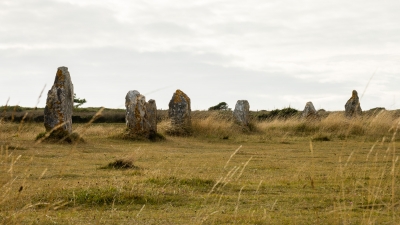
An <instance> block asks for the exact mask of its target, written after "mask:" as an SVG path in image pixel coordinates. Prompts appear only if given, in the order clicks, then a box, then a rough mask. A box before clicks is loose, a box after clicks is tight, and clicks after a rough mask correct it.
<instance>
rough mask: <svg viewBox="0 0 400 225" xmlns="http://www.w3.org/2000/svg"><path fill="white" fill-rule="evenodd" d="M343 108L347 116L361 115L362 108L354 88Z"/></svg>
mask: <svg viewBox="0 0 400 225" xmlns="http://www.w3.org/2000/svg"><path fill="white" fill-rule="evenodd" d="M344 109H345V115H346V116H347V117H354V116H360V115H361V113H362V110H361V106H360V100H359V98H358V94H357V91H356V90H353V93H352V96H351V98H350V99H349V100H348V101H347V102H346V105H345V106H344Z"/></svg>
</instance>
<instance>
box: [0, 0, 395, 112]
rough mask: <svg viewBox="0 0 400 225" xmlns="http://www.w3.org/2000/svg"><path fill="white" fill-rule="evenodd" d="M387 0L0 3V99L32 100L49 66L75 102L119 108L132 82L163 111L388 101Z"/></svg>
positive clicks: (391, 37)
mask: <svg viewBox="0 0 400 225" xmlns="http://www.w3.org/2000/svg"><path fill="white" fill-rule="evenodd" d="M399 21H400V1H399V0H386V1H376V0H351V1H348V0H334V1H328V0H327V1H321V0H305V1H298V0H246V1H243V0H241V1H236V0H233V1H232V0H231V1H227V0H201V1H187V0H142V1H139V0H118V1H115V0H0V93H1V94H0V105H4V104H6V102H7V99H9V98H10V101H9V103H8V104H9V105H15V104H19V105H21V106H31V107H33V106H35V105H36V104H37V101H38V96H39V94H40V92H41V90H42V89H43V87H44V86H45V85H46V87H45V91H44V93H43V96H42V98H41V99H40V101H39V104H38V106H39V107H44V106H45V103H46V97H47V91H48V90H49V89H50V88H51V86H52V84H53V82H54V78H55V74H56V71H57V68H58V67H59V66H66V67H68V68H69V72H70V74H71V78H72V82H73V84H74V90H75V93H76V94H77V97H80V98H85V99H86V100H87V103H86V104H85V105H84V106H88V107H89V106H94V107H99V106H105V107H108V108H124V104H125V95H126V93H127V92H128V91H129V90H138V91H139V92H140V93H141V94H143V95H145V96H146V99H147V100H149V99H155V100H156V103H157V107H158V108H162V109H167V108H168V102H169V100H170V99H171V97H172V94H173V92H174V91H175V90H176V89H181V90H182V91H183V92H185V93H186V94H187V95H188V96H189V97H190V98H191V101H192V110H203V109H208V107H210V106H213V105H216V104H218V103H219V102H222V101H225V102H227V103H228V104H229V106H230V107H232V108H234V106H235V103H236V101H237V100H241V99H245V100H248V101H249V103H250V109H251V110H261V109H265V110H272V109H276V108H283V107H288V106H291V107H293V108H296V109H299V110H303V108H304V106H305V104H306V102H308V101H312V102H313V103H314V106H315V107H316V108H317V109H320V108H323V109H326V110H344V104H345V103H346V101H347V100H348V99H349V98H350V97H351V92H352V90H353V89H355V90H357V91H358V93H359V96H360V97H361V96H362V95H363V93H364V95H363V96H362V98H361V107H362V108H363V109H365V110H367V109H370V108H373V107H385V108H386V109H398V108H400V22H399Z"/></svg>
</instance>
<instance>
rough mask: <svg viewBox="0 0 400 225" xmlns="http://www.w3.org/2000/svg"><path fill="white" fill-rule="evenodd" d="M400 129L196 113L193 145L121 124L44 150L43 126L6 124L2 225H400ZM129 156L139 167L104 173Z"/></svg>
mask: <svg viewBox="0 0 400 225" xmlns="http://www.w3.org/2000/svg"><path fill="white" fill-rule="evenodd" d="M399 122H400V120H399V118H396V117H395V116H394V115H393V114H392V113H391V112H381V113H380V114H377V115H374V116H366V117H363V118H357V119H355V120H348V119H346V118H344V117H343V116H342V115H341V113H332V114H330V115H329V116H328V117H326V118H323V119H322V120H321V121H316V122H308V121H301V120H297V119H288V120H273V121H265V122H256V121H253V126H254V127H253V128H252V129H251V130H243V129H241V128H240V127H239V126H238V125H236V124H234V123H233V122H232V121H231V120H230V119H229V117H226V115H221V114H219V113H213V114H211V115H210V116H206V117H204V116H201V115H197V116H194V118H193V130H194V134H193V136H192V137H170V136H167V140H166V141H164V142H155V143H153V142H144V141H142V142H132V141H128V140H120V139H116V138H113V137H115V136H116V135H117V134H119V133H121V132H123V130H124V129H125V125H124V124H89V125H85V124H83V125H74V129H75V131H76V132H78V133H80V134H81V135H83V138H84V139H85V140H86V143H83V144H82V143H81V144H75V145H67V144H46V143H40V144H38V143H36V142H35V141H34V139H35V136H36V135H37V134H38V133H40V132H41V131H43V129H44V128H43V125H42V124H35V123H25V124H22V125H21V124H17V123H5V122H2V123H1V124H0V146H1V151H0V173H1V174H2V176H0V189H1V192H0V222H1V223H3V224H52V223H61V224H166V223H167V224H234V223H236V224H395V223H397V222H398V221H399V220H400V213H399V212H400V210H399V205H400V189H399V188H398V187H399V183H400V179H399V165H398V156H399V152H398V151H397V148H396V144H398V142H399V135H398V134H397V132H398V128H399ZM167 127H168V122H167V121H162V122H161V123H160V124H159V131H160V132H161V133H163V132H164V131H165V129H167ZM225 137H227V138H225ZM240 146H241V147H240ZM239 147H240V148H239ZM126 158H129V159H130V160H133V164H134V165H135V166H136V167H137V168H134V169H110V168H108V169H107V168H106V166H107V165H108V164H109V163H111V162H114V161H116V160H118V159H126Z"/></svg>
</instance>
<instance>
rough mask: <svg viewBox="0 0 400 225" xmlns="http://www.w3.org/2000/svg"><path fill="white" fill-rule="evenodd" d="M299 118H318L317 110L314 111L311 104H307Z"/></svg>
mask: <svg viewBox="0 0 400 225" xmlns="http://www.w3.org/2000/svg"><path fill="white" fill-rule="evenodd" d="M301 117H302V118H304V119H315V118H318V117H319V116H318V113H317V110H315V108H314V105H313V103H312V102H307V103H306V106H305V107H304V110H303V113H302V114H301Z"/></svg>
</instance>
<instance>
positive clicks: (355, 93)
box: [351, 90, 358, 98]
mask: <svg viewBox="0 0 400 225" xmlns="http://www.w3.org/2000/svg"><path fill="white" fill-rule="evenodd" d="M351 97H352V98H358V93H357V91H356V90H353V93H352V94H351Z"/></svg>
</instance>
